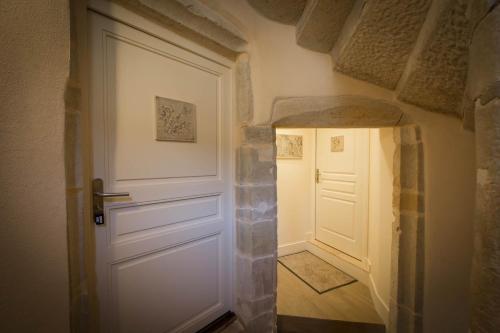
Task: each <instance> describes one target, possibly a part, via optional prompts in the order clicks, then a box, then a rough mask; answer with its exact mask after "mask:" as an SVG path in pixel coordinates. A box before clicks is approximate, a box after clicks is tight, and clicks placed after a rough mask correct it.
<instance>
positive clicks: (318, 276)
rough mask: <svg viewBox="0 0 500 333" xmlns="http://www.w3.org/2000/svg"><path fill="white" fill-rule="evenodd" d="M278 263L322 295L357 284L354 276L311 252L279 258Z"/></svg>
mask: <svg viewBox="0 0 500 333" xmlns="http://www.w3.org/2000/svg"><path fill="white" fill-rule="evenodd" d="M278 261H279V262H280V263H281V264H282V265H283V266H285V268H287V269H288V270H289V271H290V272H292V273H293V274H294V275H295V276H297V277H298V278H299V279H301V280H302V281H304V282H305V283H306V284H307V285H308V286H309V287H311V288H312V289H314V290H315V291H316V292H318V293H320V294H322V293H324V292H327V291H330V290H332V289H335V288H339V287H342V286H345V285H348V284H350V283H353V282H356V279H354V278H353V277H352V276H350V275H347V274H346V273H344V272H342V271H341V270H340V269H338V268H336V267H334V266H332V265H330V264H329V263H327V262H326V261H324V260H323V259H320V258H318V257H316V256H315V255H314V254H312V253H311V252H309V251H304V252H299V253H294V254H290V255H287V256H283V257H279V258H278Z"/></svg>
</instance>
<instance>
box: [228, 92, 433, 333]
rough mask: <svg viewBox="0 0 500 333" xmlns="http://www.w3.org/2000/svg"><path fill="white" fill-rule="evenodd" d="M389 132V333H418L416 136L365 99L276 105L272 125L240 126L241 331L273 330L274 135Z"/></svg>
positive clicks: (399, 117)
mask: <svg viewBox="0 0 500 333" xmlns="http://www.w3.org/2000/svg"><path fill="white" fill-rule="evenodd" d="M277 127H280V128H287V127H288V128H330V127H338V128H359V127H363V128H380V127H394V129H395V130H394V142H395V143H396V149H395V156H394V179H393V187H394V190H393V191H394V192H393V212H394V217H395V219H394V222H393V229H392V233H393V234H392V239H393V243H392V254H391V299H390V319H389V331H390V332H421V331H422V303H423V281H424V279H423V277H424V225H425V220H424V217H425V214H424V213H425V212H424V179H423V177H424V174H423V145H422V141H421V135H420V129H419V127H418V126H417V125H415V124H413V123H412V122H411V120H410V119H409V117H408V116H407V115H406V114H404V113H403V112H402V111H401V110H400V109H399V108H398V107H397V106H395V105H392V104H389V103H387V102H384V101H381V100H376V99H372V98H368V97H364V96H354V95H348V96H347V95H344V96H320V97H291V98H278V99H276V100H275V102H274V105H273V112H272V116H271V119H270V120H269V121H268V122H267V123H266V124H262V125H259V126H248V125H245V126H243V127H242V140H241V145H240V146H239V148H238V149H237V153H236V160H237V161H236V185H235V195H236V248H237V250H236V259H235V260H236V266H235V267H236V283H235V287H236V288H235V300H236V312H237V314H238V316H239V318H240V320H241V321H242V323H243V325H244V326H245V329H246V331H248V332H272V331H275V330H276V287H277V273H276V264H277V196H276V193H277V191H276V186H277V185H276V147H275V135H276V128H277Z"/></svg>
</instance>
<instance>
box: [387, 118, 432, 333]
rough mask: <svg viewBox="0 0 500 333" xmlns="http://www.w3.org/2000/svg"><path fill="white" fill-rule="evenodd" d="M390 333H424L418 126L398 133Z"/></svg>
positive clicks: (422, 180) (421, 202)
mask: <svg viewBox="0 0 500 333" xmlns="http://www.w3.org/2000/svg"><path fill="white" fill-rule="evenodd" d="M394 142H395V143H396V152H395V154H396V156H395V158H394V164H395V165H394V168H393V169H394V183H393V187H394V194H393V211H394V216H395V221H394V225H393V236H392V241H393V244H392V251H393V253H392V256H391V261H392V263H391V301H390V320H389V332H408V333H413V332H422V331H423V327H422V310H423V290H424V288H423V287H424V285H423V284H424V170H423V156H424V155H423V145H422V141H421V136H420V130H419V128H418V127H416V126H404V127H399V128H396V129H395V130H394Z"/></svg>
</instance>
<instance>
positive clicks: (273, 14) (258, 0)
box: [247, 0, 306, 25]
mask: <svg viewBox="0 0 500 333" xmlns="http://www.w3.org/2000/svg"><path fill="white" fill-rule="evenodd" d="M247 1H248V3H249V4H250V6H252V7H253V8H254V9H255V10H256V11H257V12H259V13H260V14H261V15H263V16H265V17H267V18H268V19H271V20H273V21H277V22H280V23H284V24H292V25H294V24H295V23H297V21H298V20H299V18H300V16H301V15H302V12H303V11H304V7H305V6H306V0H247Z"/></svg>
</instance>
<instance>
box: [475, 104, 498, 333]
mask: <svg viewBox="0 0 500 333" xmlns="http://www.w3.org/2000/svg"><path fill="white" fill-rule="evenodd" d="M476 163H477V178H476V182H477V184H476V186H477V187H476V216H475V227H474V257H473V269H472V296H473V303H472V323H471V332H500V316H499V315H498V314H499V313H500V223H499V221H500V100H499V99H498V98H497V99H495V100H493V101H491V102H490V103H488V104H487V105H485V106H480V105H478V104H476Z"/></svg>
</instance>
